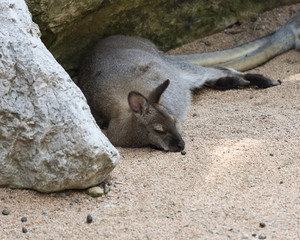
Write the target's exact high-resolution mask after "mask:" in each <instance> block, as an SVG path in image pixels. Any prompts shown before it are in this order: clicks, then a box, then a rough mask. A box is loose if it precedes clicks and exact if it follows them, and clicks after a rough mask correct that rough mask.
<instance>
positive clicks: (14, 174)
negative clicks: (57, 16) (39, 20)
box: [0, 0, 119, 192]
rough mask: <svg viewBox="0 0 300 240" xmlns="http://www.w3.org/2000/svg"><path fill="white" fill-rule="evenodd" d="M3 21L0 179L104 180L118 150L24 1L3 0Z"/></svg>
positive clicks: (41, 185) (44, 184)
mask: <svg viewBox="0 0 300 240" xmlns="http://www.w3.org/2000/svg"><path fill="white" fill-rule="evenodd" d="M0 25H1V27H0V43H1V44H0V186H8V187H13V188H30V189H35V190H38V191H41V192H52V191H60V190H64V189H74V188H76V189H81V188H87V187H90V186H93V185H96V184H98V183H100V182H102V181H103V180H104V179H105V177H106V176H107V175H108V174H109V173H110V172H111V171H112V169H113V168H114V167H115V165H116V164H117V162H118V159H119V154H118V152H117V150H116V149H115V148H114V147H113V146H112V145H111V144H110V142H109V141H108V140H107V138H106V137H105V136H104V135H103V134H102V133H101V131H100V129H99V127H98V126H97V124H96V123H95V121H94V119H93V117H92V115H91V112H90V109H89V107H88V105H87V103H86V100H85V98H84V96H83V94H82V93H81V91H80V90H79V89H78V88H77V86H76V85H75V84H74V83H73V82H72V80H71V79H70V77H69V75H68V74H67V73H66V72H65V71H64V69H63V68H62V67H61V66H60V65H59V64H58V63H57V62H56V60H55V59H54V57H53V56H52V55H51V53H50V52H49V51H48V50H47V49H46V47H45V46H44V44H43V43H42V42H41V40H40V38H39V29H38V27H37V25H35V24H34V23H33V22H32V20H31V15H30V13H29V11H28V8H27V6H26V4H25V2H24V1H23V0H1V1H0Z"/></svg>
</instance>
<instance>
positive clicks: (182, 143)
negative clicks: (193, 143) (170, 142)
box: [177, 141, 185, 151]
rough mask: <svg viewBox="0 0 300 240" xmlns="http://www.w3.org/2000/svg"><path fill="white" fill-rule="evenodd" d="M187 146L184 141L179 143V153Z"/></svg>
mask: <svg viewBox="0 0 300 240" xmlns="http://www.w3.org/2000/svg"><path fill="white" fill-rule="evenodd" d="M184 146H185V143H184V141H180V142H179V143H177V148H178V149H179V151H181V150H183V149H184Z"/></svg>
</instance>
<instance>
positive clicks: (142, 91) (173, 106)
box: [79, 16, 299, 151]
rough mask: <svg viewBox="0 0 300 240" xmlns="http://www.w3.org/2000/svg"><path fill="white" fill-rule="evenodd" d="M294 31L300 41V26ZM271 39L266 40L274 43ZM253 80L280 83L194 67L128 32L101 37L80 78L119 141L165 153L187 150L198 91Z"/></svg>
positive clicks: (220, 69)
mask: <svg viewBox="0 0 300 240" xmlns="http://www.w3.org/2000/svg"><path fill="white" fill-rule="evenodd" d="M298 18H299V16H298ZM298 18H297V19H296V20H297V21H298V20H299V19H298ZM288 24H293V26H294V24H295V23H294V21H290V22H288ZM292 30H293V31H294V32H296V35H297V37H298V41H299V33H298V32H297V31H298V30H297V31H296V30H295V28H292ZM297 37H295V38H294V39H296V38H297ZM266 38H267V40H260V42H261V43H264V42H266V41H267V42H269V40H268V39H269V38H270V37H269V36H268V37H266ZM288 41H290V38H289V39H288ZM295 41H296V40H295ZM281 42H282V39H278V40H276V41H274V39H273V40H272V42H271V44H273V45H274V46H275V47H276V46H278V43H280V44H279V45H280V46H282V44H281ZM289 44H290V42H289ZM297 44H298V42H297ZM297 44H296V43H295V44H294V46H299V44H298V45H297ZM268 47H269V46H268ZM255 51H256V49H255ZM185 56H186V55H185ZM184 58H186V57H184ZM166 80H168V81H166ZM249 84H255V85H257V86H258V87H261V88H266V87H271V86H276V85H279V84H280V82H273V81H271V80H270V79H268V78H265V77H263V76H261V75H258V74H244V73H242V72H239V71H236V70H233V69H230V68H224V67H202V66H199V65H194V64H191V63H189V62H188V61H183V60H182V59H180V58H179V59H178V58H176V57H173V56H167V55H164V54H163V53H162V52H160V51H159V50H158V49H157V48H156V47H155V45H154V44H153V43H151V42H150V41H148V40H146V39H142V38H135V37H128V36H111V37H108V38H106V39H103V40H100V41H99V42H98V43H97V45H96V46H95V47H94V48H93V49H92V50H91V51H90V52H89V53H88V55H87V57H86V58H85V60H84V61H83V63H82V67H81V71H80V76H79V86H80V87H81V89H82V91H83V93H84V94H85V96H86V98H87V101H88V103H89V105H90V107H91V110H92V112H93V115H94V117H95V118H96V120H97V122H98V123H99V124H100V126H101V127H107V136H108V138H109V139H110V141H111V142H112V143H113V144H114V145H116V146H124V147H143V146H149V145H151V146H155V147H156V148H159V149H162V150H165V151H181V150H183V148H184V142H183V140H182V138H181V136H180V123H181V122H182V121H183V120H184V119H185V118H186V116H187V113H188V111H189V107H190V104H191V99H192V95H191V94H192V92H191V91H192V90H193V89H195V88H201V87H202V86H204V85H205V86H209V87H213V88H217V89H223V90H226V89H230V88H235V87H238V86H244V85H249ZM153 96H155V97H153Z"/></svg>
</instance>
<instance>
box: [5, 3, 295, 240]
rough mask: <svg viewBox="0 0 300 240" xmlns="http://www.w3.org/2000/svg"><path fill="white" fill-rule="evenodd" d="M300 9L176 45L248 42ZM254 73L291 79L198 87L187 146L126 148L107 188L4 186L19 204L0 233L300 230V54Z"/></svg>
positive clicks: (283, 233) (247, 234) (248, 235)
mask: <svg viewBox="0 0 300 240" xmlns="http://www.w3.org/2000/svg"><path fill="white" fill-rule="evenodd" d="M299 9H300V5H299V4H298V5H294V6H290V7H283V8H280V9H276V10H274V11H272V12H269V13H266V14H263V15H262V16H261V17H260V18H258V20H257V21H256V22H250V23H246V24H243V25H241V26H234V27H233V28H230V29H227V30H226V31H224V32H222V33H219V34H215V35H213V36H210V37H207V38H205V39H204V40H203V39H202V40H199V41H195V42H194V43H192V44H189V45H187V46H184V47H182V48H180V49H177V50H176V52H196V51H206V50H215V49H219V48H227V47H230V46H233V45H238V44H241V43H243V42H244V41H248V40H251V39H253V38H257V37H259V36H261V35H265V34H267V33H269V32H271V31H273V30H275V29H277V28H278V27H279V26H280V25H282V24H283V23H284V22H285V21H286V20H287V19H288V18H289V17H290V15H291V14H293V13H295V11H296V10H299ZM207 45H211V46H207ZM252 72H257V73H261V74H265V75H266V76H269V77H271V78H273V79H275V80H277V79H281V80H282V81H283V84H282V85H281V86H279V87H274V88H269V89H265V90H257V89H243V90H230V91H225V92H222V91H214V90H210V89H203V90H200V91H197V92H196V93H195V97H194V102H193V105H192V107H191V110H190V114H189V116H188V119H187V120H186V121H185V122H184V133H183V138H184V140H185V142H186V155H181V154H180V153H164V152H160V151H156V150H151V149H149V148H144V149H123V148H119V151H120V154H121V159H120V164H119V165H118V167H117V168H116V169H115V170H114V171H113V173H112V177H113V178H112V182H113V184H112V186H111V191H110V192H109V193H108V194H107V195H106V196H104V197H99V198H92V197H90V196H88V195H87V194H86V193H85V192H84V191H66V192H63V193H56V194H40V193H37V192H34V191H29V190H12V189H8V188H2V189H0V210H1V212H2V210H4V209H7V210H8V211H9V212H10V213H9V215H6V216H5V215H2V214H1V213H0V236H1V239H106V238H107V239H283V240H286V239H300V53H299V52H296V51H289V52H288V53H286V54H283V55H281V56H279V57H276V58H275V59H273V60H272V61H270V62H268V63H267V64H265V65H263V66H261V67H258V68H256V69H255V70H253V71H252ZM88 214H91V215H92V217H93V222H92V223H90V224H88V223H86V218H87V215H88ZM21 217H27V221H26V222H21ZM22 228H26V229H27V231H28V232H27V233H22Z"/></svg>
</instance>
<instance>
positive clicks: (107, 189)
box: [103, 183, 110, 194]
mask: <svg viewBox="0 0 300 240" xmlns="http://www.w3.org/2000/svg"><path fill="white" fill-rule="evenodd" d="M109 190H110V188H109V187H108V185H107V184H106V183H104V184H103V192H104V194H108V192H109Z"/></svg>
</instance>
